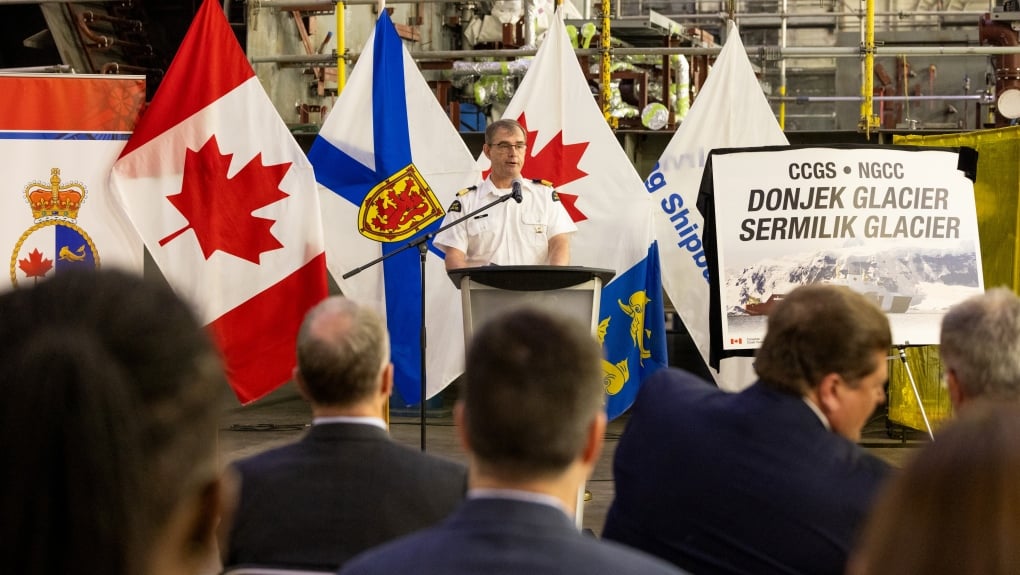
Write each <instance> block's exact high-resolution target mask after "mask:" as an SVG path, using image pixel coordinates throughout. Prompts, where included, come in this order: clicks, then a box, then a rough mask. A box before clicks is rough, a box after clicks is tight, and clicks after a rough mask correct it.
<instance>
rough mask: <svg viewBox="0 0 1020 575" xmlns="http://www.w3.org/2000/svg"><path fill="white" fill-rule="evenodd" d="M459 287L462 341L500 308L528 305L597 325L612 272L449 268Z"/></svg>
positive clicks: (571, 268) (576, 268)
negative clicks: (604, 289) (604, 285)
mask: <svg viewBox="0 0 1020 575" xmlns="http://www.w3.org/2000/svg"><path fill="white" fill-rule="evenodd" d="M448 273H449V276H450V279H452V280H453V283H454V284H456V285H457V287H458V288H460V299H461V305H462V307H463V313H464V341H465V344H466V343H467V342H468V341H470V340H471V335H472V334H473V333H474V330H475V328H476V327H478V326H481V325H482V324H483V323H485V322H486V321H488V320H489V319H491V318H492V317H494V316H496V315H499V314H500V313H502V312H503V311H506V310H509V309H511V308H515V307H520V306H523V305H530V306H534V307H539V308H543V309H550V310H552V311H555V312H557V313H560V314H563V315H566V316H568V317H573V318H577V319H578V320H579V321H581V322H583V323H584V324H585V325H590V326H591V330H592V333H593V334H594V333H595V330H596V328H598V323H599V320H598V314H599V305H600V303H601V297H602V286H603V284H605V283H607V282H608V281H609V280H610V279H612V278H613V276H614V275H616V272H614V271H612V270H607V269H601V268H586V267H580V266H485V267H478V268H462V269H458V270H450V271H449V272H448Z"/></svg>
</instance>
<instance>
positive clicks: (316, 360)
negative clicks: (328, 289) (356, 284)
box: [295, 296, 393, 416]
mask: <svg viewBox="0 0 1020 575" xmlns="http://www.w3.org/2000/svg"><path fill="white" fill-rule="evenodd" d="M297 359H298V365H297V370H296V374H295V381H296V382H297V384H298V387H299V388H300V389H301V391H302V393H303V394H304V395H305V397H306V398H307V399H308V400H309V401H310V402H311V404H312V407H313V409H314V410H315V411H316V415H329V414H335V415H341V414H346V415H371V416H380V415H381V414H382V412H383V410H384V409H385V408H386V404H387V399H388V398H389V395H390V392H391V391H392V389H393V365H392V364H391V363H390V348H389V335H388V334H387V332H386V326H385V324H384V323H383V320H382V319H381V318H380V317H379V315H378V314H376V313H375V312H374V311H372V310H371V309H369V308H367V307H365V306H362V305H359V304H357V303H356V302H354V301H352V300H350V299H347V298H345V297H343V296H332V297H329V298H327V299H325V300H323V301H321V302H320V303H319V304H318V305H316V306H315V307H313V308H312V309H311V310H310V311H309V312H308V314H307V315H306V316H305V319H304V322H303V323H302V324H301V330H300V331H299V332H298V339H297Z"/></svg>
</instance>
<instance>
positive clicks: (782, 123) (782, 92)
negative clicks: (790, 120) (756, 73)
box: [779, 83, 786, 130]
mask: <svg viewBox="0 0 1020 575" xmlns="http://www.w3.org/2000/svg"><path fill="white" fill-rule="evenodd" d="M779 97H780V98H785V97H786V84H785V83H782V84H779ZM779 129H780V130H785V129H786V100H780V101H779Z"/></svg>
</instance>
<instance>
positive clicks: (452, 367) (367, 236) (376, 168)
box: [308, 11, 479, 405]
mask: <svg viewBox="0 0 1020 575" xmlns="http://www.w3.org/2000/svg"><path fill="white" fill-rule="evenodd" d="M308 157H309V159H310V160H311V162H312V165H313V166H314V167H315V174H316V179H317V180H318V181H319V184H321V186H322V187H321V188H320V189H321V197H320V200H321V203H322V209H323V225H324V228H325V234H326V261H327V266H328V268H329V271H330V273H331V274H332V275H333V277H334V278H335V279H336V281H337V283H338V284H339V286H340V289H341V290H342V291H343V293H344V294H345V295H347V296H350V297H352V298H354V299H357V300H358V301H360V302H363V303H369V304H372V305H375V306H376V307H377V309H380V310H382V311H383V312H384V313H385V316H386V322H387V327H388V328H389V333H390V338H391V347H392V358H393V363H394V365H395V368H396V370H395V371H396V375H395V385H396V388H397V392H398V393H399V394H400V397H401V398H402V399H403V400H404V402H405V403H406V404H407V405H412V404H416V403H419V402H420V401H421V391H420V385H421V379H420V374H421V340H420V337H419V334H420V332H421V329H420V322H421V318H422V309H421V297H422V295H421V294H422V282H421V274H420V271H419V252H418V250H417V249H414V248H412V249H407V250H404V251H403V252H402V253H400V254H398V255H396V256H394V257H391V258H389V259H387V260H386V261H384V262H383V263H381V264H378V265H375V266H373V267H370V268H368V269H366V270H364V271H362V272H360V273H358V274H356V275H353V276H352V277H350V278H349V279H346V280H345V279H343V277H342V276H343V274H345V273H347V272H349V271H352V270H354V269H355V268H358V267H360V266H362V265H364V264H366V263H368V262H370V261H371V260H373V259H376V258H378V257H380V256H382V255H384V254H388V253H390V252H393V251H395V250H397V249H400V247H401V246H403V245H405V244H406V243H407V242H409V241H412V240H413V239H414V238H417V237H419V236H421V235H422V234H425V233H430V232H433V231H435V229H436V228H437V227H438V226H439V222H440V221H441V219H442V217H443V215H444V210H443V207H444V206H447V205H449V204H450V202H451V201H452V200H453V198H454V197H455V195H456V193H457V192H458V191H459V190H461V189H463V188H465V187H467V186H469V185H471V184H472V183H474V182H475V181H477V180H478V179H479V173H478V168H477V166H476V164H475V161H474V158H472V156H471V152H470V151H469V150H468V149H467V146H465V145H464V141H463V140H462V139H461V137H460V135H459V134H458V133H457V131H456V130H455V129H454V127H453V124H452V123H451V122H450V118H449V117H448V116H447V115H446V114H445V113H444V112H443V109H442V107H441V106H440V105H439V102H438V101H437V100H436V97H435V95H434V94H433V93H432V92H431V90H430V89H429V87H428V84H427V83H426V82H425V78H424V77H423V76H422V75H421V72H419V71H418V68H417V67H416V66H415V63H414V61H413V60H412V59H411V55H410V54H409V53H408V51H407V50H406V49H405V48H404V46H403V43H402V41H401V40H400V38H399V37H398V36H397V32H396V29H395V28H394V27H393V23H392V22H391V21H390V17H389V15H388V14H387V13H386V11H383V12H382V15H381V16H380V17H379V20H378V22H377V23H376V27H375V31H374V32H373V33H372V36H371V37H370V38H369V40H368V43H367V45H366V46H365V49H364V50H363V51H362V54H361V57H360V58H359V59H358V63H357V65H356V66H355V68H354V71H353V72H352V73H351V77H350V81H349V82H348V84H347V86H346V87H345V88H344V90H343V91H342V92H341V93H340V97H339V98H338V99H337V102H336V105H335V106H334V108H333V111H332V112H330V114H329V116H328V117H327V118H326V122H325V124H324V125H323V126H322V130H321V131H320V132H319V136H318V138H316V140H315V143H314V144H313V145H312V149H311V151H310V152H309V156H308ZM425 284H426V285H425V297H426V302H425V324H426V328H427V334H428V335H427V337H428V341H427V347H426V365H427V371H426V382H427V385H428V387H427V389H426V399H427V398H428V397H431V396H433V395H435V394H436V393H438V392H439V391H440V390H442V389H443V388H444V387H446V385H448V384H449V383H450V382H451V381H452V380H453V379H454V378H455V377H456V376H457V375H459V374H460V372H461V371H462V370H463V364H464V335H463V325H462V323H461V312H460V295H459V292H458V291H457V290H456V288H455V287H454V285H453V283H452V282H451V281H450V279H449V278H448V277H447V275H446V271H445V268H444V266H443V260H442V254H441V253H440V252H438V251H437V250H436V249H435V248H432V247H431V246H430V249H429V251H428V253H427V256H426V267H425Z"/></svg>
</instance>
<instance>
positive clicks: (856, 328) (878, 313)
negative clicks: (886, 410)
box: [754, 284, 892, 440]
mask: <svg viewBox="0 0 1020 575" xmlns="http://www.w3.org/2000/svg"><path fill="white" fill-rule="evenodd" d="M891 345H892V336H891V334H890V331H889V320H888V319H887V318H886V316H885V314H884V313H882V310H880V309H879V308H878V306H876V305H875V304H874V303H873V302H872V301H871V300H869V299H868V298H867V297H865V296H863V295H861V294H859V293H857V292H855V291H853V290H850V289H849V288H846V287H841V286H834V285H827V284H811V285H805V286H801V287H798V288H797V289H795V290H793V291H791V292H790V293H789V294H788V295H787V296H786V297H785V298H784V299H783V300H782V301H780V302H779V303H778V304H777V305H776V306H775V307H774V308H773V309H772V312H771V313H770V314H769V318H768V329H767V331H766V333H765V339H764V341H763V342H762V345H761V348H760V349H759V350H758V353H757V354H756V356H755V364H754V367H755V371H756V372H757V373H758V377H759V378H760V379H761V381H762V382H763V383H764V384H765V385H768V386H769V387H771V388H773V389H778V390H781V391H785V392H788V393H791V394H794V395H800V396H804V397H807V398H809V399H810V400H811V401H812V402H813V403H814V404H815V405H816V406H817V407H818V408H819V409H820V410H821V411H822V413H823V414H824V415H825V417H826V418H827V419H828V421H829V424H830V425H831V427H832V430H833V431H835V432H836V433H838V434H840V435H842V436H844V437H847V438H849V439H852V440H856V439H858V438H859V437H860V432H861V429H862V428H863V427H864V424H865V423H867V420H868V417H870V416H871V413H872V412H873V411H874V409H875V407H876V406H878V405H879V404H881V403H882V402H883V401H885V392H884V385H885V382H886V379H887V376H888V366H887V361H886V358H887V356H888V353H889V347H890V346H891Z"/></svg>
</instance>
